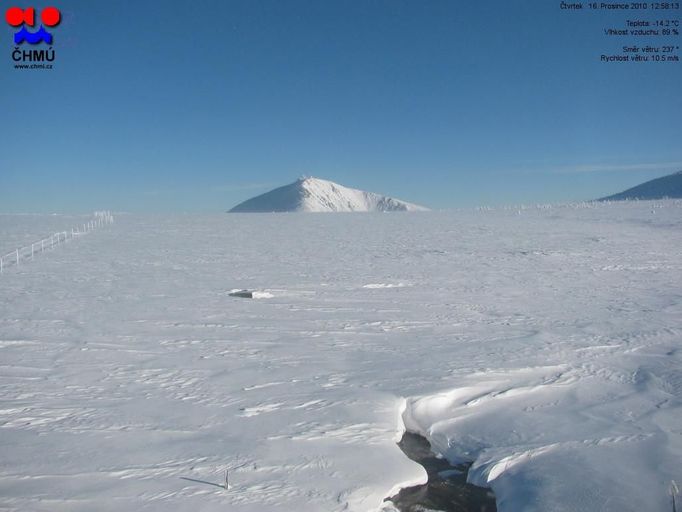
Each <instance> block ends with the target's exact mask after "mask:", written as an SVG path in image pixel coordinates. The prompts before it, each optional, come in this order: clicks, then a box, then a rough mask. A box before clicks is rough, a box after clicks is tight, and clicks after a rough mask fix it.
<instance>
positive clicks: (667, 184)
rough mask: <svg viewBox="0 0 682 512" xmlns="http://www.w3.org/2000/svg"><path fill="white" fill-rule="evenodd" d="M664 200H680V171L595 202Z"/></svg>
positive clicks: (681, 181) (681, 183) (681, 178)
mask: <svg viewBox="0 0 682 512" xmlns="http://www.w3.org/2000/svg"><path fill="white" fill-rule="evenodd" d="M664 198H671V199H676V198H682V171H678V172H676V173H673V174H669V175H668V176H663V177H661V178H656V179H654V180H650V181H646V182H644V183H642V184H640V185H637V186H635V187H632V188H629V189H627V190H624V191H623V192H619V193H618V194H613V195H611V196H607V197H602V198H600V199H597V201H621V200H625V199H643V200H647V199H664Z"/></svg>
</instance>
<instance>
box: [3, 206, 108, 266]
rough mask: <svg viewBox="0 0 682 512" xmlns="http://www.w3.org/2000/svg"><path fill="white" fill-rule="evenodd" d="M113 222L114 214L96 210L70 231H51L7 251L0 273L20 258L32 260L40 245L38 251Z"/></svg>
mask: <svg viewBox="0 0 682 512" xmlns="http://www.w3.org/2000/svg"><path fill="white" fill-rule="evenodd" d="M113 223H114V216H113V215H112V214H111V212H108V211H98V212H95V213H94V218H93V219H92V220H90V221H88V222H86V223H85V224H83V225H82V226H78V227H77V228H71V232H68V231H59V232H57V233H53V234H52V235H50V236H49V237H46V238H43V239H42V240H38V241H37V242H33V243H31V245H25V246H23V247H18V248H17V249H15V250H13V251H11V252H8V253H7V254H5V255H3V256H0V274H2V273H3V272H4V270H5V268H7V267H9V266H10V265H12V264H14V265H16V266H17V267H18V266H19V265H20V263H21V260H22V259H24V260H28V259H30V260H33V258H34V256H35V254H36V253H37V252H38V248H39V247H40V252H41V253H42V252H45V250H46V249H48V248H49V249H54V247H55V246H56V245H59V244H60V243H63V242H68V241H69V240H73V239H74V238H76V237H79V236H81V235H86V234H88V233H89V232H90V231H92V230H94V229H96V228H98V227H102V226H105V225H107V224H113Z"/></svg>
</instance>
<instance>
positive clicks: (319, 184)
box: [230, 178, 428, 213]
mask: <svg viewBox="0 0 682 512" xmlns="http://www.w3.org/2000/svg"><path fill="white" fill-rule="evenodd" d="M427 209H428V208H424V207H422V206H418V205H416V204H411V203H406V202H405V201H400V200H398V199H393V198H392V197H386V196H382V195H379V194H374V193H373V192H365V191H363V190H357V189H354V188H348V187H344V186H343V185H339V184H338V183H334V182H332V181H327V180H321V179H318V178H301V179H299V180H297V181H295V182H294V183H291V184H289V185H285V186H283V187H279V188H276V189H274V190H271V191H270V192H266V193H265V194H261V195H259V196H256V197H253V198H251V199H249V200H247V201H244V202H243V203H240V204H238V205H237V206H235V207H234V208H232V209H231V210H230V212H234V213H237V212H394V211H419V210H427Z"/></svg>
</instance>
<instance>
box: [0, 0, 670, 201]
mask: <svg viewBox="0 0 682 512" xmlns="http://www.w3.org/2000/svg"><path fill="white" fill-rule="evenodd" d="M15 3H16V2H12V3H11V5H14V4H15ZM559 4H560V2H558V1H554V0H527V1H523V2H521V1H518V2H510V1H507V0H495V1H488V2H477V1H466V2H465V1H459V0H410V1H405V0H343V1H342V0H326V1H320V0H305V1H304V0H239V1H236V0H225V1H219V0H216V1H189V0H188V1H176V0H167V1H110V2H104V1H96V2H94V1H92V0H87V1H86V0H83V1H80V0H62V1H59V0H55V1H54V2H52V1H50V2H48V3H47V4H40V3H38V4H35V3H34V4H31V5H34V6H35V7H36V8H37V9H40V8H41V7H42V6H43V5H55V6H56V7H58V8H59V9H60V10H61V12H62V17H63V20H62V22H61V24H60V25H59V26H58V27H57V28H55V29H54V30H53V33H54V36H55V41H54V49H55V51H56V59H55V63H54V64H55V69H53V70H16V69H13V63H12V61H11V57H10V55H11V51H12V49H13V46H12V34H13V32H14V31H15V30H14V29H13V28H12V27H10V26H9V25H7V24H6V23H3V26H4V29H2V31H0V37H2V40H3V41H4V42H3V43H2V45H0V48H4V51H3V52H0V68H1V70H2V71H1V72H0V76H1V78H0V102H1V103H0V104H1V105H2V113H3V123H2V124H1V125H0V141H2V147H3V148H4V150H3V151H1V152H0V212H53V211H55V212H62V211H63V212H78V211H88V210H93V209H111V210H125V211H140V212H142V211H152V212H170V211H189V212H191V211H201V212H207V211H224V210H227V209H228V208H230V207H232V206H234V205H235V204H236V203H238V202H240V201H242V200H245V199H247V198H249V197H251V196H253V195H256V194H259V193H262V192H265V191H267V190H269V189H270V188H273V187H275V186H279V185H283V184H286V183H289V182H292V181H294V180H295V179H296V178H297V177H298V176H300V175H302V174H306V175H313V176H317V177H321V178H325V179H330V180H333V181H337V182H339V183H341V184H344V185H346V186H350V187H354V188H361V189H365V190H371V191H374V192H379V193H383V194H387V195H391V196H394V197H398V198H401V199H405V200H409V201H412V202H416V203H420V204H424V205H426V206H430V207H434V208H448V207H469V206H476V205H500V204H517V203H536V202H543V203H544V202H554V201H573V200H585V199H591V198H595V197H599V196H602V195H606V194H610V193H614V192H618V191H620V190H622V189H624V188H628V187H629V186H632V185H635V184H637V183H639V182H642V181H646V180H648V179H653V178H655V177H658V176H662V175H665V174H669V173H671V172H673V171H676V170H680V169H682V144H680V135H682V95H681V94H680V84H682V64H680V63H674V64H673V63H666V64H660V63H658V64H657V63H647V64H636V63H610V64H603V63H600V62H599V60H598V58H599V55H600V54H601V53H615V52H616V49H617V48H619V47H620V46H621V45H622V43H621V42H619V41H617V40H614V39H613V38H611V39H609V38H607V37H605V36H604V35H603V32H602V31H603V29H604V28H605V27H607V26H614V27H621V26H622V25H623V23H624V20H625V19H627V18H630V17H631V15H627V14H613V13H603V12H602V13H594V12H592V13H588V12H578V13H567V12H565V11H561V10H560V9H559ZM9 5H10V3H7V2H5V4H4V6H3V14H4V11H5V9H6V8H7V7H8V6H9ZM17 5H21V6H22V7H25V5H23V4H18V3H17ZM27 5H28V4H27ZM676 16H677V18H679V12H678V14H677V15H676ZM647 17H654V16H649V15H647ZM656 41H657V42H656ZM663 41H664V40H662V39H660V38H659V39H658V40H656V39H654V42H656V44H657V45H661V44H663ZM668 41H670V40H668ZM642 42H643V43H649V42H651V41H649V40H646V39H643V40H642ZM677 42H679V38H678V39H677Z"/></svg>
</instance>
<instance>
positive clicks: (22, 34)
mask: <svg viewBox="0 0 682 512" xmlns="http://www.w3.org/2000/svg"><path fill="white" fill-rule="evenodd" d="M61 20H62V15H61V13H60V12H59V9H57V8H56V7H45V8H43V9H41V10H40V11H38V10H37V9H35V8H34V7H26V8H21V7H10V8H9V9H7V10H6V11H5V21H7V23H9V25H10V26H12V27H17V28H19V27H20V28H19V31H18V32H16V33H15V34H14V44H15V45H22V44H23V43H28V44H29V45H37V44H40V43H45V44H47V45H51V44H52V39H53V38H52V33H51V32H49V31H48V30H47V29H46V28H45V27H48V28H51V27H56V26H57V25H59V22H60V21H61ZM36 24H40V27H39V28H38V29H37V30H35V29H34V27H35V26H36ZM27 27H31V28H30V29H29V28H27ZM12 60H13V61H14V62H15V63H17V64H15V65H14V67H15V68H17V69H52V64H42V63H44V62H52V61H54V50H53V49H52V47H51V46H50V47H49V48H48V49H47V50H45V49H22V48H21V46H15V47H14V51H13V52H12ZM19 62H21V63H22V64H18V63H19ZM26 62H31V63H32V64H30V65H29V64H26ZM36 63H41V64H36Z"/></svg>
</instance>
